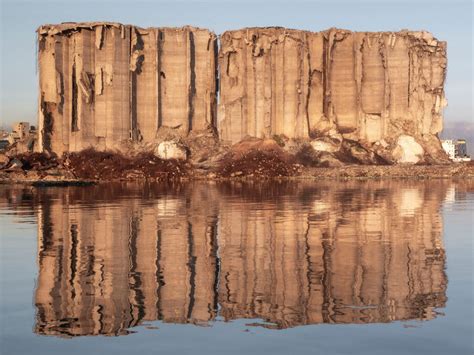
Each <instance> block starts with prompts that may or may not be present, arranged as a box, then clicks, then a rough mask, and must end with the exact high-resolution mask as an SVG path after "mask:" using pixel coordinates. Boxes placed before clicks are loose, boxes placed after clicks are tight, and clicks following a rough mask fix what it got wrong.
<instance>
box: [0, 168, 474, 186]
mask: <svg viewBox="0 0 474 355" xmlns="http://www.w3.org/2000/svg"><path fill="white" fill-rule="evenodd" d="M400 179H403V180H438V179H440V180H447V179H474V164H466V163H452V164H445V165H378V166H376V165H347V166H343V167H332V168H330V167H327V168H325V167H303V166H300V167H299V170H296V171H295V174H294V175H288V176H260V175H256V176H255V175H253V174H239V172H237V173H233V174H231V175H229V176H220V175H217V174H216V173H215V172H213V171H203V170H200V169H193V170H191V171H190V172H189V174H188V175H185V176H167V175H166V173H163V176H161V177H144V176H138V175H137V176H133V177H128V178H123V177H122V178H109V179H100V178H99V179H81V178H74V177H72V176H71V175H69V174H68V171H61V169H60V170H59V171H55V172H54V175H53V174H48V173H46V174H44V175H39V174H37V172H36V171H22V170H20V169H16V170H12V171H0V185H14V184H23V185H31V186H34V187H48V186H51V187H66V186H91V185H100V184H104V183H109V182H163V183H166V182H203V181H206V182H227V181H236V182H239V181H243V182H244V181H245V182H252V181H256V182H262V181H268V182H271V181H308V180H314V181H318V180H325V181H327V180H330V181H348V180H400Z"/></svg>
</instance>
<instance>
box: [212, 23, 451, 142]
mask: <svg viewBox="0 0 474 355" xmlns="http://www.w3.org/2000/svg"><path fill="white" fill-rule="evenodd" d="M219 65H220V68H221V70H220V73H221V78H220V85H221V100H220V105H219V120H218V128H219V133H220V137H221V139H223V140H225V141H228V142H238V141H239V140H241V139H242V137H244V136H246V135H250V136H255V137H271V136H272V135H284V136H286V137H288V138H306V137H308V136H310V137H318V136H320V135H322V134H324V132H327V131H329V130H331V129H333V130H337V132H338V133H340V134H343V135H344V138H347V139H353V140H356V141H361V140H362V141H366V142H369V143H372V142H376V141H379V140H381V139H385V138H387V139H389V138H390V137H392V138H393V137H396V136H397V135H399V134H401V133H405V134H409V135H411V136H416V135H435V134H437V133H438V132H440V131H441V128H442V108H443V107H444V105H445V99H444V90H443V86H444V81H445V75H446V43H445V42H440V41H438V40H436V39H435V38H433V36H432V35H431V34H430V33H428V32H413V31H405V30H404V31H400V32H351V31H347V30H340V29H329V30H327V31H323V32H309V31H299V30H291V29H286V28H280V27H272V28H244V29H240V30H236V31H227V32H225V33H224V34H222V36H221V47H220V53H219Z"/></svg>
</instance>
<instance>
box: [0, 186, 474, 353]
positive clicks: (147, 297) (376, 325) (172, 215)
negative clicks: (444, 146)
mask: <svg viewBox="0 0 474 355" xmlns="http://www.w3.org/2000/svg"><path fill="white" fill-rule="evenodd" d="M473 216H474V181H471V182H469V181H468V182H466V181H464V182H457V183H455V182H451V181H422V182H414V181H380V182H374V181H373V182H347V183H338V182H321V183H280V184H238V183H235V184H230V183H229V184H222V185H214V184H212V185H211V184H189V185H169V186H163V185H150V184H117V185H114V184H109V185H106V186H94V187H81V188H77V187H75V188H32V187H24V186H15V187H12V186H0V223H1V233H0V234H1V235H0V241H1V245H0V246H1V249H0V250H1V302H0V307H1V328H0V332H1V333H0V336H1V338H0V339H1V345H0V350H1V353H2V354H33V353H34V354H86V353H90V354H132V353H136V354H138V353H140V354H151V353H156V354H167V353H175V354H224V353H226V354H227V353H230V354H243V353H245V354H246V353H258V354H261V353H269V354H303V353H311V354H313V353H316V354H401V353H403V354H472V353H473V343H472V337H473V315H474V314H473V291H474V290H473V275H472V260H473V258H472V257H473V243H472V240H473Z"/></svg>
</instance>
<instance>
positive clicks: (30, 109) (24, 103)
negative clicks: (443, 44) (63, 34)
mask: <svg viewBox="0 0 474 355" xmlns="http://www.w3.org/2000/svg"><path fill="white" fill-rule="evenodd" d="M0 4H1V7H0V13H1V17H0V19H1V21H0V23H1V24H0V28H1V32H0V42H1V46H0V51H1V53H0V54H1V55H0V69H1V70H0V82H1V87H0V93H1V99H0V126H4V128H8V127H9V126H10V125H11V123H12V122H15V121H29V122H31V123H34V122H36V110H37V86H38V85H37V82H38V76H37V71H36V50H37V47H36V33H35V30H36V28H37V27H38V26H40V25H41V24H46V23H60V22H70V21H75V22H80V21H116V22H121V23H128V24H134V25H138V26H142V27H148V26H154V27H161V26H183V25H193V26H198V27H205V28H209V29H211V30H213V31H214V32H216V33H217V34H220V33H222V32H224V31H225V30H230V29H238V28H242V27H249V26H283V27H288V28H295V29H304V30H310V31H320V30H324V29H327V28H330V27H339V28H345V29H349V30H353V31H396V30H400V29H410V30H427V31H430V32H431V33H433V35H434V36H435V37H436V38H438V39H439V40H444V41H447V42H448V77H447V82H446V87H445V88H446V96H447V99H448V107H447V108H446V110H445V122H446V124H447V125H453V124H454V125H455V126H456V127H457V125H456V124H455V123H456V122H458V121H464V123H463V125H468V126H470V127H471V128H470V129H471V131H472V127H473V126H474V118H473V114H472V112H473V111H472V107H473V106H472V102H473V88H472V73H473V61H472V59H473V57H472V56H473V53H472V41H473V22H472V18H473V3H472V1H471V0H462V1H457V0H451V1H449V0H447V1H441V0H438V1H436V0H434V1H427V0H413V1H406V0H399V1H383V0H379V1H376V2H374V1H347V0H346V1H337V0H335V1H334V0H333V1H329V0H326V1H308V0H307V1H299V0H288V1H263V0H261V1H258V0H253V1H248V0H241V1H235V0H233V1H227V0H220V1H214V0H211V1H193V0H187V1H186V0H178V1H133V0H129V1H104V0H96V1H89V0H86V1H79V0H75V1H72V0H65V1H47V0H46V1H33V0H28V1H24V0H0Z"/></svg>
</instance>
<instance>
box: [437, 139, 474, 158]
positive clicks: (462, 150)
mask: <svg viewBox="0 0 474 355" xmlns="http://www.w3.org/2000/svg"><path fill="white" fill-rule="evenodd" d="M441 145H442V146H443V149H444V151H445V152H446V154H447V155H448V157H449V159H451V160H452V161H454V162H463V161H471V158H470V156H469V155H468V154H467V143H466V140H465V139H457V140H454V139H445V140H443V141H441Z"/></svg>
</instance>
